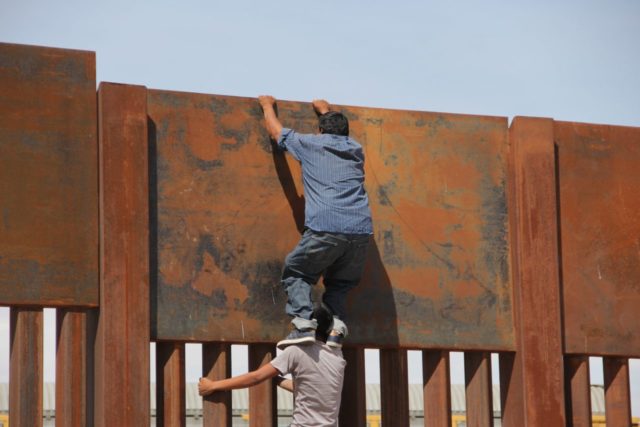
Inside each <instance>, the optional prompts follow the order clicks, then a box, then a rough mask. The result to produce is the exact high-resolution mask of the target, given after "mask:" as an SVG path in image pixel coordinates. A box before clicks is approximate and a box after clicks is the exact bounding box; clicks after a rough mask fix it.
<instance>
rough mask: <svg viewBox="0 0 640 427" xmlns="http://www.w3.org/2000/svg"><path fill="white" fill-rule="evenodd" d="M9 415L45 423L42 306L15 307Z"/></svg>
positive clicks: (16, 420) (15, 421)
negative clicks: (43, 416)
mask: <svg viewBox="0 0 640 427" xmlns="http://www.w3.org/2000/svg"><path fill="white" fill-rule="evenodd" d="M10 317H11V319H10V336H11V337H10V340H11V343H10V346H11V347H10V351H11V356H10V360H9V418H10V420H11V425H12V426H30V427H31V426H33V427H38V426H40V427H42V366H43V359H42V309H38V308H17V307H12V308H11V314H10Z"/></svg>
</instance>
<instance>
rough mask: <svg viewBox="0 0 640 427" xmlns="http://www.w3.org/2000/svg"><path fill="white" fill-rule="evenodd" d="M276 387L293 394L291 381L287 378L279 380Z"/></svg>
mask: <svg viewBox="0 0 640 427" xmlns="http://www.w3.org/2000/svg"><path fill="white" fill-rule="evenodd" d="M278 387H280V388H283V389H285V390H287V391H290V392H291V393H293V381H292V380H290V379H288V378H280V381H279V382H278Z"/></svg>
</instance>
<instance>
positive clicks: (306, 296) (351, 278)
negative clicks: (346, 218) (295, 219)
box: [282, 229, 371, 336]
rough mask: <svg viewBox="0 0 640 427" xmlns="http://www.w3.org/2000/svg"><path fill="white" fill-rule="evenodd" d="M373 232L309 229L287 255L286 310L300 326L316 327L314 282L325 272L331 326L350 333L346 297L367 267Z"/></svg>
mask: <svg viewBox="0 0 640 427" xmlns="http://www.w3.org/2000/svg"><path fill="white" fill-rule="evenodd" d="M370 238H371V237H370V236H369V235H367V234H337V233H319V232H316V231H312V230H309V229H306V230H305V232H304V234H303V235H302V238H301V239H300V242H299V243H298V246H296V247H295V248H294V249H293V251H291V253H290V254H289V255H287V258H286V259H285V264H284V270H283V272H282V285H283V286H284V290H285V291H286V292H287V296H288V302H287V307H286V311H287V314H288V315H289V316H292V317H293V320H292V321H291V322H292V323H293V325H294V326H295V327H296V328H297V329H308V328H313V329H315V328H316V327H317V322H316V320H315V319H312V318H311V317H312V314H313V303H312V302H311V286H313V285H315V284H316V283H317V282H318V279H319V278H320V276H321V275H323V274H324V288H325V291H324V295H323V296H322V301H323V302H324V303H325V304H326V305H327V306H328V307H329V308H330V309H331V311H333V314H334V320H333V327H332V329H334V330H336V331H337V332H340V333H341V334H343V336H347V326H346V325H345V324H344V319H345V300H346V296H347V292H348V291H349V290H350V289H351V288H353V287H355V286H356V285H357V284H358V282H359V281H360V278H361V277H362V272H363V270H364V263H365V260H366V258H367V247H368V246H369V240H370Z"/></svg>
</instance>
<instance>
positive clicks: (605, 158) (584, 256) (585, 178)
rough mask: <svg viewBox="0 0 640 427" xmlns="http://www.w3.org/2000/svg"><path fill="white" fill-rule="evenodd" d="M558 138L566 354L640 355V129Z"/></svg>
mask: <svg viewBox="0 0 640 427" xmlns="http://www.w3.org/2000/svg"><path fill="white" fill-rule="evenodd" d="M554 134H555V143H556V146H557V164H558V171H559V173H558V182H559V184H558V189H559V201H560V206H559V208H560V223H561V227H560V234H561V239H560V240H561V260H562V280H563V286H562V291H563V308H564V336H565V347H566V351H567V352H568V353H578V354H602V355H619V356H640V336H639V335H638V325H640V311H638V307H639V306H640V280H639V278H640V216H639V215H638V212H640V198H639V197H638V194H640V172H639V171H638V165H640V128H631V127H622V126H607V125H594V124H578V123H569V122H555V128H554Z"/></svg>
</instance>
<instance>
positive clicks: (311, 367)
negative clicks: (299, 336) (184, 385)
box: [198, 305, 346, 427]
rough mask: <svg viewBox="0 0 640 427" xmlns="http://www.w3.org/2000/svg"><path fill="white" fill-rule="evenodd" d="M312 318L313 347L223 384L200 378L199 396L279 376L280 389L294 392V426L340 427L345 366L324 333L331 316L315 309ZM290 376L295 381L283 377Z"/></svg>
mask: <svg viewBox="0 0 640 427" xmlns="http://www.w3.org/2000/svg"><path fill="white" fill-rule="evenodd" d="M312 318H313V320H314V321H316V322H317V325H318V327H317V331H316V336H315V338H316V339H314V342H313V343H312V344H310V345H305V346H296V345H292V346H289V347H287V348H285V350H284V351H283V352H282V353H280V355H278V356H277V357H276V358H275V359H273V360H272V361H271V362H270V363H267V364H265V365H263V366H261V367H260V368H258V369H256V370H255V371H251V372H249V373H246V374H243V375H238V376H236V377H232V378H228V379H225V380H220V381H212V380H210V379H208V378H200V382H199V383H198V392H199V393H200V395H201V396H206V395H208V394H211V393H215V392H218V391H226V390H234V389H237V388H246V387H251V386H254V385H256V384H260V383H261V382H263V381H266V380H268V379H271V378H273V377H275V376H278V375H280V376H279V377H278V378H277V379H276V381H277V382H278V385H279V386H280V387H282V388H284V389H285V390H289V391H291V392H293V398H294V405H293V408H294V409H293V415H292V417H293V420H292V423H291V426H297V427H302V426H314V427H335V426H337V425H338V414H339V412H340V399H341V396H342V383H343V380H344V368H345V365H346V362H345V360H344V358H343V357H342V350H341V349H339V348H334V347H329V346H328V345H327V344H326V340H327V333H326V332H325V331H328V330H329V329H330V328H331V323H332V320H333V319H332V313H331V312H330V311H329V310H328V309H327V308H326V307H325V306H322V305H316V306H315V308H314V310H313V316H312ZM288 374H291V376H292V378H293V380H290V379H285V378H283V377H282V376H283V375H288Z"/></svg>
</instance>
